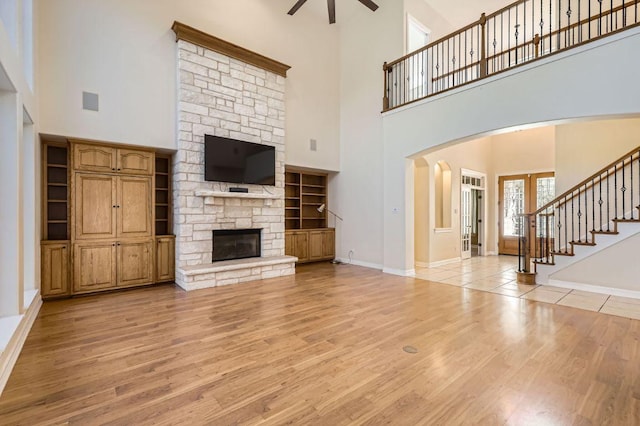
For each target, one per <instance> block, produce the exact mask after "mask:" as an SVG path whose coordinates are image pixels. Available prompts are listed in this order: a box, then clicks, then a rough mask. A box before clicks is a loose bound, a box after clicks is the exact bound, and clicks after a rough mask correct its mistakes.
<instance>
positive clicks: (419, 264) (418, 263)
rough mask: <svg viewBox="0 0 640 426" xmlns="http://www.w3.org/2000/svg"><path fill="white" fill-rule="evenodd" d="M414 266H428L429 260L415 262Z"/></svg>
mask: <svg viewBox="0 0 640 426" xmlns="http://www.w3.org/2000/svg"><path fill="white" fill-rule="evenodd" d="M416 266H417V267H418V268H428V267H429V262H416Z"/></svg>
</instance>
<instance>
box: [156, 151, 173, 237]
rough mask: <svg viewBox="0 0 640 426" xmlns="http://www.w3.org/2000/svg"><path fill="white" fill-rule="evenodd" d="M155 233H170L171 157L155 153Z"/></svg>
mask: <svg viewBox="0 0 640 426" xmlns="http://www.w3.org/2000/svg"><path fill="white" fill-rule="evenodd" d="M155 179H156V203H155V209H156V221H155V227H156V235H171V233H172V229H171V228H172V227H171V157H170V156H163V155H160V154H156V171H155Z"/></svg>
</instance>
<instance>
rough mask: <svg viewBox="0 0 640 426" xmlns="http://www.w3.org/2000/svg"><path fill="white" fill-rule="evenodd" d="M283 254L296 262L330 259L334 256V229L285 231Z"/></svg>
mask: <svg viewBox="0 0 640 426" xmlns="http://www.w3.org/2000/svg"><path fill="white" fill-rule="evenodd" d="M285 254H287V255H289V256H296V257H297V258H298V263H305V262H317V261H321V260H332V259H334V257H335V229H334V228H323V229H309V230H306V229H304V230H303V229H299V230H289V231H286V232H285Z"/></svg>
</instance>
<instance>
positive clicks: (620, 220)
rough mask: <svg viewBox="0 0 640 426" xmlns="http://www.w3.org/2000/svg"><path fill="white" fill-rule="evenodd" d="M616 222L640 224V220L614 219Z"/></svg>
mask: <svg viewBox="0 0 640 426" xmlns="http://www.w3.org/2000/svg"><path fill="white" fill-rule="evenodd" d="M613 221H614V222H640V219H613Z"/></svg>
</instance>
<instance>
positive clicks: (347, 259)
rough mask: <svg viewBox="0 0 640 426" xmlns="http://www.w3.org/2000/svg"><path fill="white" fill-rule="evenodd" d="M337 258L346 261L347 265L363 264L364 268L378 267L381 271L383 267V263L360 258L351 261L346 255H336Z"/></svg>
mask: <svg viewBox="0 0 640 426" xmlns="http://www.w3.org/2000/svg"><path fill="white" fill-rule="evenodd" d="M336 260H338V261H340V262H342V263H344V264H345V265H355V266H362V267H364V268H371V269H377V270H379V271H381V270H382V269H383V267H382V265H381V264H379V263H371V262H363V261H360V260H353V259H352V260H351V261H349V258H344V257H336Z"/></svg>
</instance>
